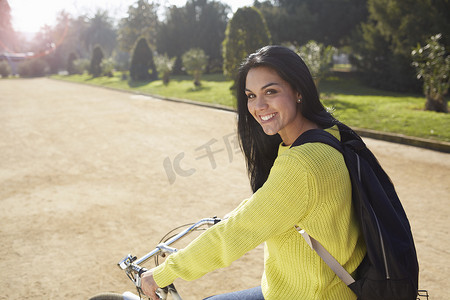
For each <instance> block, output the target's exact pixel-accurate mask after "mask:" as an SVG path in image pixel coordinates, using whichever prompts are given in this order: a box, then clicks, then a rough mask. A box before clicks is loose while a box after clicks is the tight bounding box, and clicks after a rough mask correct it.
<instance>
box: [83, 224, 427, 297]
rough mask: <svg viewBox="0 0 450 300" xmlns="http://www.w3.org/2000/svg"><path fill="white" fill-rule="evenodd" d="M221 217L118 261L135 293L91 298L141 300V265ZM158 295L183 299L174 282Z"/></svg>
mask: <svg viewBox="0 0 450 300" xmlns="http://www.w3.org/2000/svg"><path fill="white" fill-rule="evenodd" d="M220 221H221V219H219V218H217V217H213V218H205V219H201V220H199V221H197V222H196V223H190V224H185V225H181V226H178V227H177V228H174V229H172V230H171V231H169V232H168V233H167V234H166V235H165V236H164V237H163V238H162V239H161V241H160V243H159V244H158V245H157V246H156V248H155V249H153V250H152V251H150V252H149V253H147V254H146V255H144V256H142V257H141V258H139V259H138V258H137V257H136V256H134V255H132V254H128V255H126V256H125V257H124V258H123V259H121V260H120V261H119V262H118V264H117V265H118V266H119V267H120V269H121V270H123V271H125V273H126V275H127V276H128V278H129V279H130V280H131V281H132V282H133V284H134V285H135V287H136V290H137V293H138V295H136V294H133V293H132V292H129V291H127V292H124V293H123V294H118V293H101V294H98V295H96V296H94V297H91V298H90V299H89V300H141V299H142V296H141V294H143V293H142V290H141V275H142V273H144V272H146V271H147V269H146V268H144V267H142V266H141V265H142V264H144V263H146V262H147V261H148V260H149V259H151V258H154V259H155V265H156V266H157V265H159V257H162V258H164V257H166V256H167V255H170V254H172V253H175V252H177V249H176V248H173V247H170V245H172V244H173V243H175V242H177V241H179V240H181V239H182V238H184V237H186V236H187V235H188V234H190V233H192V232H194V231H200V230H206V229H207V228H205V227H208V228H209V227H211V226H213V225H215V224H217V223H219V222H220ZM186 226H189V227H188V228H186V229H185V230H183V231H181V232H179V233H178V234H175V235H172V236H169V235H171V234H172V233H173V232H174V231H177V230H179V229H180V228H183V227H186ZM156 293H157V295H158V296H159V298H160V299H161V300H166V299H167V297H168V295H169V294H170V295H171V297H172V299H173V300H182V298H181V296H180V294H179V293H178V291H177V289H176V288H175V285H174V284H173V283H172V284H170V285H169V286H167V287H165V288H160V289H158V290H157V292H156ZM425 299H429V295H428V291H427V290H419V291H418V297H417V300H425Z"/></svg>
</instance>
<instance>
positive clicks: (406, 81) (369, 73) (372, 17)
mask: <svg viewBox="0 0 450 300" xmlns="http://www.w3.org/2000/svg"><path fill="white" fill-rule="evenodd" d="M367 2H368V9H369V19H368V21H366V22H364V23H363V24H361V27H360V30H359V31H358V33H357V34H356V35H355V37H354V38H353V40H354V43H353V49H354V52H355V53H356V54H357V56H356V57H358V59H357V60H355V61H354V64H356V65H357V67H358V69H359V70H360V71H362V72H363V74H364V76H363V78H365V79H366V81H367V82H368V83H369V84H370V85H372V86H374V87H377V88H383V89H388V90H396V91H419V90H420V82H419V81H418V80H417V78H416V76H415V72H414V69H413V67H412V66H411V56H410V53H411V50H412V49H413V48H414V47H415V46H416V45H417V43H423V42H424V41H425V40H426V39H427V38H428V37H429V36H431V35H435V34H436V33H438V32H442V34H443V36H450V25H449V24H450V23H449V22H448V18H447V17H448V14H449V13H448V10H449V7H448V3H449V2H448V0H367ZM445 7H447V9H445ZM441 10H444V11H445V10H446V11H447V12H442V11H441ZM444 43H445V42H444ZM447 43H448V42H447Z"/></svg>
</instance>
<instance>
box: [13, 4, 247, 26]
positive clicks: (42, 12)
mask: <svg viewBox="0 0 450 300" xmlns="http://www.w3.org/2000/svg"><path fill="white" fill-rule="evenodd" d="M135 2H136V0H40V1H35V0H31V1H30V0H8V3H9V6H10V7H11V17H12V25H13V27H14V29H15V30H16V31H20V32H37V31H39V29H40V28H41V27H42V26H43V25H45V24H47V25H50V26H52V25H54V22H55V21H56V16H57V14H58V12H60V11H61V10H65V11H67V12H69V13H71V14H72V15H74V16H76V15H80V14H85V13H87V14H88V15H89V14H93V13H94V12H95V11H96V10H97V9H98V8H101V9H106V10H108V11H110V13H111V16H113V17H116V18H121V17H123V16H124V15H125V13H126V12H127V9H128V7H129V6H130V5H132V4H133V3H135ZM149 2H150V1H149ZM158 2H159V3H161V5H164V6H170V5H177V6H182V5H184V4H185V3H186V0H161V1H158ZM221 2H224V3H227V4H228V5H230V6H231V8H232V10H233V11H236V10H237V9H238V8H239V7H242V6H249V5H252V4H253V0H222V1H221Z"/></svg>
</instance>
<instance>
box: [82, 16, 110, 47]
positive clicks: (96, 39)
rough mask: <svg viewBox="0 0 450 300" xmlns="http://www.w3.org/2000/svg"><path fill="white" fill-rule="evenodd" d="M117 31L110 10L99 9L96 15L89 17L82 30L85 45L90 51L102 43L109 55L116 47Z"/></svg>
mask: <svg viewBox="0 0 450 300" xmlns="http://www.w3.org/2000/svg"><path fill="white" fill-rule="evenodd" d="M116 38H117V33H116V29H115V28H114V25H113V20H112V19H111V17H110V16H109V13H108V11H106V10H101V9H98V10H97V12H96V13H95V15H94V17H93V18H91V19H89V21H88V23H87V26H86V28H85V29H84V30H83V32H82V40H83V42H84V46H85V47H86V49H87V50H88V51H89V52H90V51H91V49H93V47H95V46H96V45H100V46H101V47H102V50H103V51H104V53H105V54H106V55H107V56H110V55H111V53H112V51H113V50H114V48H115V47H116Z"/></svg>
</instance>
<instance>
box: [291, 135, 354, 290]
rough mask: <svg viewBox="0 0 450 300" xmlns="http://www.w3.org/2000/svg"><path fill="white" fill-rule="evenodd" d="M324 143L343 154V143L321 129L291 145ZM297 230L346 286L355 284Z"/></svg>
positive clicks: (323, 250) (307, 237)
mask: <svg viewBox="0 0 450 300" xmlns="http://www.w3.org/2000/svg"><path fill="white" fill-rule="evenodd" d="M317 142H319V143H323V144H327V145H329V146H331V147H333V148H335V149H336V150H338V151H339V152H341V153H343V151H344V150H343V148H342V146H341V142H340V141H339V140H338V139H337V138H336V137H334V136H333V135H332V134H331V133H328V132H326V131H324V130H321V129H311V130H308V131H306V132H304V133H302V134H301V135H300V136H299V137H298V138H297V140H296V141H295V142H294V143H293V144H292V145H291V148H292V147H295V146H300V145H302V144H306V143H317ZM294 227H295V229H296V230H297V231H298V233H300V234H301V235H302V237H303V238H304V239H305V241H306V243H307V244H308V245H309V246H310V247H311V249H313V250H314V251H316V253H317V254H318V255H319V256H320V258H322V260H323V261H324V262H325V263H326V264H327V265H328V266H329V267H330V268H331V270H333V272H334V273H335V274H336V275H337V276H338V277H339V278H340V279H341V280H342V281H343V282H344V283H345V284H346V285H350V284H352V283H354V282H355V279H354V278H353V277H352V276H351V275H350V273H348V272H347V270H345V269H344V267H343V266H342V265H341V264H340V263H339V262H338V261H337V260H336V259H335V258H334V257H333V255H331V254H330V252H328V251H327V250H326V249H325V247H324V246H322V244H320V243H319V242H318V241H317V240H316V239H314V238H313V237H312V236H310V235H309V234H308V233H307V232H306V231H305V230H304V229H301V228H300V227H298V226H297V225H295V226H294Z"/></svg>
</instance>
